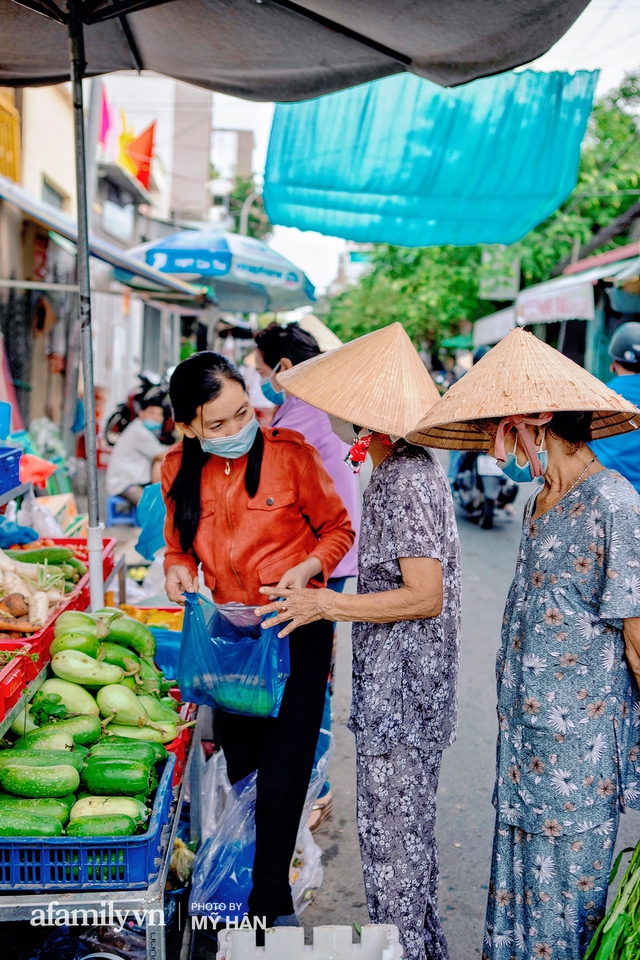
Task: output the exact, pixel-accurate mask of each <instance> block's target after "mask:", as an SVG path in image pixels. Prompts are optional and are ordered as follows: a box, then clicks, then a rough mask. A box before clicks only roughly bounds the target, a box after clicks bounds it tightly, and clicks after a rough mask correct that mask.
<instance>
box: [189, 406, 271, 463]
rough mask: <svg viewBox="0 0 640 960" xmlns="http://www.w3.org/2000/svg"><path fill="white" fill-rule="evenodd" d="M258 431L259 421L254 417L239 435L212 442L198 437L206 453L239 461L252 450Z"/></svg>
mask: <svg viewBox="0 0 640 960" xmlns="http://www.w3.org/2000/svg"><path fill="white" fill-rule="evenodd" d="M258 430H259V424H258V421H257V420H256V418H255V416H253V417H252V418H251V420H249V422H248V423H245V425H244V427H243V428H242V430H240V432H239V433H234V434H233V436H231V437H216V438H215V439H213V440H210V439H208V438H207V437H201V436H199V435H198V434H196V436H197V437H198V440H199V441H200V446H201V447H202V449H203V451H204V453H212V454H214V456H216V457H223V458H224V459H225V460H238V459H239V458H240V457H244V455H245V453H248V452H249V450H251V447H252V446H253V441H254V440H255V438H256V433H257V432H258Z"/></svg>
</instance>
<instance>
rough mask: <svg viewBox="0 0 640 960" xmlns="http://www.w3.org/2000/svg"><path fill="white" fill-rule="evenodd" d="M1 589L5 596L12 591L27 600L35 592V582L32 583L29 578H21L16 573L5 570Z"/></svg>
mask: <svg viewBox="0 0 640 960" xmlns="http://www.w3.org/2000/svg"><path fill="white" fill-rule="evenodd" d="M25 566H27V564H25ZM2 589H3V592H4V595H5V597H8V596H9V595H10V594H12V593H21V594H22V596H23V597H25V599H27V600H29V599H30V598H31V597H32V596H33V593H34V592H35V584H32V583H31V581H29V580H23V579H22V577H21V576H19V575H18V574H17V573H11V572H10V571H5V573H4V578H3V584H2Z"/></svg>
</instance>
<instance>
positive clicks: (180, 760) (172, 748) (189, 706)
mask: <svg viewBox="0 0 640 960" xmlns="http://www.w3.org/2000/svg"><path fill="white" fill-rule="evenodd" d="M170 695H171V696H172V697H173V699H174V700H178V701H179V700H180V693H179V691H178V688H177V687H175V688H174V689H173V690H171V691H170ZM196 711H197V707H196V705H195V703H185V704H183V706H182V708H181V709H180V717H181V719H182V720H194V719H195V714H196ZM192 734H193V727H185V729H184V730H183V731H182V732H181V733H179V734H178V736H177V737H176V739H175V740H172V741H171V743H167V744H165V746H166V748H167V750H168V752H169V753H173V754H174V755H175V758H176V766H175V770H174V771H173V783H172V786H174V787H177V786H179V785H180V784H181V783H182V777H183V776H184V768H185V766H186V763H187V753H188V751H189V743H190V742H191V736H192Z"/></svg>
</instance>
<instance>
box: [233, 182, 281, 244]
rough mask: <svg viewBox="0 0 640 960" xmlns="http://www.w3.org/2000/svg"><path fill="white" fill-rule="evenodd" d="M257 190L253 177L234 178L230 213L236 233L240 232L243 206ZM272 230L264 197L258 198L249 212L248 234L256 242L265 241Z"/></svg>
mask: <svg viewBox="0 0 640 960" xmlns="http://www.w3.org/2000/svg"><path fill="white" fill-rule="evenodd" d="M255 188H256V185H255V182H254V179H253V176H251V177H246V176H243V175H242V174H240V173H237V174H236V175H235V177H234V178H233V189H232V190H231V193H230V194H229V213H230V214H231V216H232V217H233V218H234V221H235V225H234V233H239V232H240V214H241V212H242V205H243V203H244V202H245V200H246V199H247V197H248V196H249V194H250V193H253V191H254V190H255ZM272 230H273V227H272V225H271V223H270V222H269V218H268V216H267V215H266V213H265V210H264V203H263V200H262V196H258V197H257V198H256V199H255V200H254V201H253V203H252V204H251V208H250V210H249V221H248V234H249V236H250V237H255V238H256V240H264V239H265V238H266V237H268V235H269V234H270V233H271V231H272Z"/></svg>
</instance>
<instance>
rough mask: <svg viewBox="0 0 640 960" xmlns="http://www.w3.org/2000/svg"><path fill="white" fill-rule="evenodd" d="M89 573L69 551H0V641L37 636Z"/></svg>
mask: <svg viewBox="0 0 640 960" xmlns="http://www.w3.org/2000/svg"><path fill="white" fill-rule="evenodd" d="M86 572H87V568H86V566H85V564H84V563H83V562H82V561H81V560H78V559H77V557H76V556H75V555H74V552H73V550H71V549H70V548H69V547H55V546H54V547H41V548H39V549H34V550H6V551H3V550H0V597H1V599H0V638H1V639H4V640H13V639H18V638H19V637H22V636H28V635H29V634H32V633H37V631H38V630H40V628H41V627H42V626H43V625H44V624H45V623H46V622H47V620H48V619H49V617H50V616H51V615H52V614H53V613H54V611H55V610H56V609H57V608H58V607H59V606H60V604H61V603H62V602H63V601H64V600H65V598H66V595H67V594H68V593H70V592H71V591H72V590H73V589H74V588H75V586H76V584H77V583H78V581H79V580H80V578H81V577H83V576H84V574H85V573H86Z"/></svg>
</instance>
